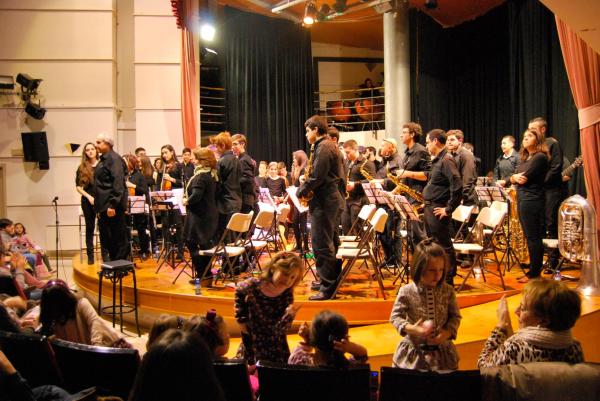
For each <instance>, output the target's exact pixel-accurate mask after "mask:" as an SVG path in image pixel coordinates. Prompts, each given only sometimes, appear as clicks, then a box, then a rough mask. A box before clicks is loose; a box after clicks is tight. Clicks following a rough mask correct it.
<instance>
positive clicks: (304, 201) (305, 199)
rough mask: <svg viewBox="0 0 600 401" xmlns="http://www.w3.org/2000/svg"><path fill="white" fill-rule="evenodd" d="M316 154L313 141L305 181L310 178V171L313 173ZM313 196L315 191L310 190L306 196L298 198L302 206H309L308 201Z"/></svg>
mask: <svg viewBox="0 0 600 401" xmlns="http://www.w3.org/2000/svg"><path fill="white" fill-rule="evenodd" d="M314 156H315V144H314V143H313V144H312V145H310V156H308V163H306V169H305V170H304V182H306V180H308V176H309V175H310V173H312V169H313V159H314ZM313 196H314V192H313V191H309V192H308V194H306V196H303V197H302V198H299V199H298V200H299V201H300V205H302V207H308V203H309V202H310V200H311V199H312V198H313Z"/></svg>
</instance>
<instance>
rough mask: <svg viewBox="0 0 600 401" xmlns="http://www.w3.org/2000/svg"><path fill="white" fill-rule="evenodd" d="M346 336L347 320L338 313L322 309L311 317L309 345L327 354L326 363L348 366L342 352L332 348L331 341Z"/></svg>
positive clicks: (332, 365)
mask: <svg viewBox="0 0 600 401" xmlns="http://www.w3.org/2000/svg"><path fill="white" fill-rule="evenodd" d="M347 336H348V322H347V321H346V318H344V316H342V315H340V314H339V313H336V312H333V311H330V310H323V311H321V312H319V313H318V314H317V315H316V316H315V318H314V319H313V322H312V326H311V330H310V342H311V345H312V346H314V347H315V348H317V349H318V350H319V351H321V352H322V353H323V354H325V355H327V365H328V366H329V367H335V368H346V367H348V360H347V359H346V358H345V357H344V354H343V353H342V352H340V351H337V350H335V349H334V345H333V342H334V341H341V340H343V339H345V338H346V337H347Z"/></svg>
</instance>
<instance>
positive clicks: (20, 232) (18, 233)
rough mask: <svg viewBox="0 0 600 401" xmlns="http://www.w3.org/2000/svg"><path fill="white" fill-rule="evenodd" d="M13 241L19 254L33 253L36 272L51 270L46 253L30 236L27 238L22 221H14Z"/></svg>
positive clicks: (45, 272) (44, 272)
mask: <svg viewBox="0 0 600 401" xmlns="http://www.w3.org/2000/svg"><path fill="white" fill-rule="evenodd" d="M13 242H14V244H15V246H16V247H17V249H18V250H19V252H20V253H21V254H23V255H25V254H32V255H35V257H36V261H35V266H33V267H34V268H35V272H36V273H39V274H47V273H48V272H51V271H52V267H51V266H50V259H49V258H48V255H46V252H45V251H44V250H43V249H42V247H40V246H38V245H36V244H35V243H34V242H33V241H32V240H31V238H29V236H28V235H27V231H26V230H25V226H24V225H23V223H15V234H14V236H13Z"/></svg>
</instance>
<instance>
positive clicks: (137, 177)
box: [129, 169, 150, 254]
mask: <svg viewBox="0 0 600 401" xmlns="http://www.w3.org/2000/svg"><path fill="white" fill-rule="evenodd" d="M129 182H131V183H132V184H134V185H135V196H144V197H145V198H146V202H148V197H149V191H148V180H147V179H146V177H144V176H143V175H142V173H141V172H140V171H139V170H137V169H136V170H134V171H133V172H132V173H131V174H130V176H129ZM132 220H133V227H134V228H135V229H136V230H137V232H138V239H139V241H140V251H141V252H142V253H143V254H147V253H148V252H149V249H150V238H149V237H148V233H147V231H146V230H147V229H148V226H149V224H148V215H147V214H146V213H141V214H134V215H132Z"/></svg>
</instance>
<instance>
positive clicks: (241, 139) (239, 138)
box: [231, 134, 248, 146]
mask: <svg viewBox="0 0 600 401" xmlns="http://www.w3.org/2000/svg"><path fill="white" fill-rule="evenodd" d="M231 141H232V142H239V143H243V144H244V146H246V144H247V143H248V140H247V139H246V135H244V134H235V135H234V136H232V137H231Z"/></svg>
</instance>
